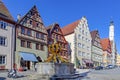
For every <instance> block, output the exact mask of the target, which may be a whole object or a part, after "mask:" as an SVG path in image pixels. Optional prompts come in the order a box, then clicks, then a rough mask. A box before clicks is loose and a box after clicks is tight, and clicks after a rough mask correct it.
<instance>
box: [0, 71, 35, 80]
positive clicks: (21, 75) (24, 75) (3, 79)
mask: <svg viewBox="0 0 120 80" xmlns="http://www.w3.org/2000/svg"><path fill="white" fill-rule="evenodd" d="M7 74H8V72H0V80H30V79H29V76H30V75H32V74H35V71H23V72H17V76H18V77H17V78H8V77H7Z"/></svg>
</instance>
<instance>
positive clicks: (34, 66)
mask: <svg viewBox="0 0 120 80" xmlns="http://www.w3.org/2000/svg"><path fill="white" fill-rule="evenodd" d="M34 67H35V71H37V65H36V63H35V65H34Z"/></svg>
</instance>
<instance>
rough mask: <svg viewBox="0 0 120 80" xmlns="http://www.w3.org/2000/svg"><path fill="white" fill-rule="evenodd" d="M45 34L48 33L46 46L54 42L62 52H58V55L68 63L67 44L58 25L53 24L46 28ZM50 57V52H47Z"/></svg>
mask: <svg viewBox="0 0 120 80" xmlns="http://www.w3.org/2000/svg"><path fill="white" fill-rule="evenodd" d="M46 29H47V32H48V45H49V44H53V43H54V40H56V42H57V43H58V44H60V46H61V48H62V51H61V52H60V55H61V56H62V57H63V58H64V59H66V60H68V61H70V60H69V59H70V53H69V52H68V43H67V41H66V40H65V38H64V36H63V33H62V31H61V28H60V26H59V24H57V23H54V24H53V25H50V26H48V27H47V28H46ZM49 55H50V52H49Z"/></svg>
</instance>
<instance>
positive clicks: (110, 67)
mask: <svg viewBox="0 0 120 80" xmlns="http://www.w3.org/2000/svg"><path fill="white" fill-rule="evenodd" d="M113 68H114V65H108V66H106V69H113Z"/></svg>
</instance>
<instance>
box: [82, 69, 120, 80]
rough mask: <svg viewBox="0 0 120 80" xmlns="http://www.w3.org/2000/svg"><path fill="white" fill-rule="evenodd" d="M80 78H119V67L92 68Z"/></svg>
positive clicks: (100, 79) (115, 79)
mask: <svg viewBox="0 0 120 80" xmlns="http://www.w3.org/2000/svg"><path fill="white" fill-rule="evenodd" d="M81 80H120V68H115V69H109V70H92V71H91V72H90V73H88V75H87V76H86V77H84V78H82V79H81Z"/></svg>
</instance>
